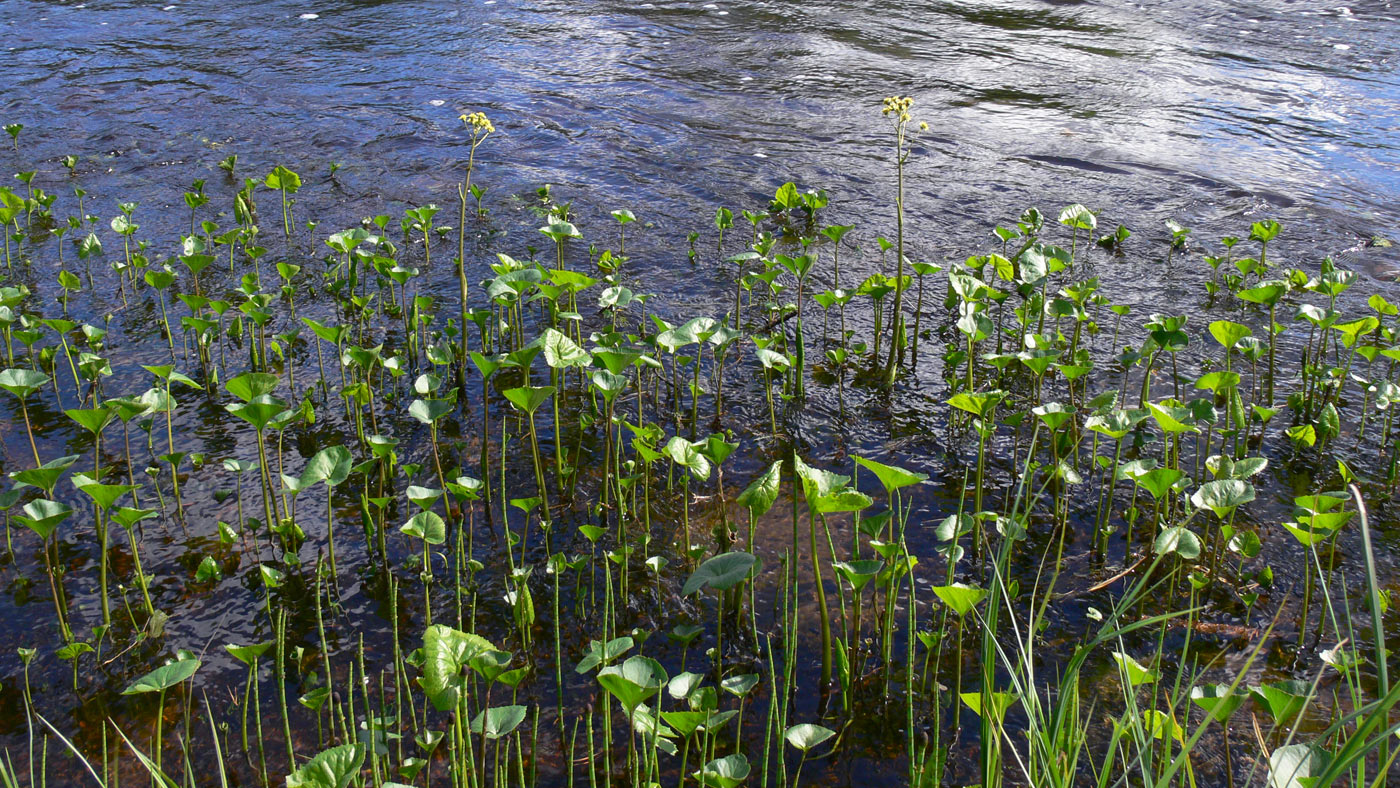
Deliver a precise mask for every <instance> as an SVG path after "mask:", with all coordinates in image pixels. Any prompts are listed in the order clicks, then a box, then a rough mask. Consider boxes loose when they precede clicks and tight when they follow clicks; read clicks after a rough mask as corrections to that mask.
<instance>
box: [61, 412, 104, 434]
mask: <svg viewBox="0 0 1400 788" xmlns="http://www.w3.org/2000/svg"><path fill="white" fill-rule="evenodd" d="M63 412H64V413H65V414H67V416H68V418H70V419H72V420H73V421H76V422H78V424H79V425H80V426H81V427H82V428H83V429H85V430H87V431H88V432H91V433H92V434H94V435H96V434H98V433H100V432H102V430H104V429H106V428H107V425H108V424H111V423H112V419H115V418H116V417H117V414H116V412H115V411H113V410H112V409H110V408H106V407H98V408H89V409H80V408H69V409H68V410H65V411H63Z"/></svg>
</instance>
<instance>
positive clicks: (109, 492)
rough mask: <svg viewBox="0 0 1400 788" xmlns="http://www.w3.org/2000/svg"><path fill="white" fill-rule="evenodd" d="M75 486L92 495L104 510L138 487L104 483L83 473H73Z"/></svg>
mask: <svg viewBox="0 0 1400 788" xmlns="http://www.w3.org/2000/svg"><path fill="white" fill-rule="evenodd" d="M72 481H73V486H74V487H77V488H78V489H79V490H82V491H83V492H85V493H87V494H88V495H89V496H91V498H92V500H93V501H95V502H96V503H97V506H98V507H99V508H101V509H102V511H104V512H105V511H107V510H108V509H111V508H112V504H114V503H116V502H117V499H118V498H120V497H122V496H123V495H126V494H127V493H129V492H131V491H132V490H134V489H136V485H134V484H103V483H101V482H98V481H95V480H93V479H92V477H90V476H88V475H87V474H83V473H75V474H73V480H72Z"/></svg>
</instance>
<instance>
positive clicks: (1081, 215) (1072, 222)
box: [1060, 203, 1099, 230]
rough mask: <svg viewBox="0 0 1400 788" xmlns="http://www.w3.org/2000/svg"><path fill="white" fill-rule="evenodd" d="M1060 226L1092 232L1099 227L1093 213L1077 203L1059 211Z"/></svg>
mask: <svg viewBox="0 0 1400 788" xmlns="http://www.w3.org/2000/svg"><path fill="white" fill-rule="evenodd" d="M1060 224H1063V225H1064V226H1066V227H1072V228H1074V229H1076V230H1093V229H1094V228H1096V227H1098V226H1099V223H1098V219H1096V218H1095V217H1094V212H1093V211H1091V210H1089V209H1088V208H1085V207H1084V206H1083V205H1080V204H1079V203H1075V204H1074V205H1071V206H1069V207H1067V208H1065V209H1064V210H1062V211H1060Z"/></svg>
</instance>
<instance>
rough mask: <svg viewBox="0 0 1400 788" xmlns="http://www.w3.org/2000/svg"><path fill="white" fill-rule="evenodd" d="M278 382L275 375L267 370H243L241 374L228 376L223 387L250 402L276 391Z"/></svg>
mask: <svg viewBox="0 0 1400 788" xmlns="http://www.w3.org/2000/svg"><path fill="white" fill-rule="evenodd" d="M278 382H279V380H278V378H277V376H276V375H273V374H270V373H267V372H244V373H243V374H242V375H238V376H237V377H233V378H229V380H228V381H227V382H226V383H224V388H225V389H227V390H228V393H230V394H232V395H233V396H235V397H237V398H239V399H241V400H243V401H244V402H252V401H253V400H255V399H257V398H258V397H261V396H263V395H265V394H271V393H272V392H274V391H276V390H277V384H278Z"/></svg>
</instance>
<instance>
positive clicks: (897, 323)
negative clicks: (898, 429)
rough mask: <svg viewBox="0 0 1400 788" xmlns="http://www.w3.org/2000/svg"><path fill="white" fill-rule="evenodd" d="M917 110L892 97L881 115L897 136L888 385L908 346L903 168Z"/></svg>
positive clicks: (908, 101)
mask: <svg viewBox="0 0 1400 788" xmlns="http://www.w3.org/2000/svg"><path fill="white" fill-rule="evenodd" d="M913 106H914V99H913V97H911V96H889V97H887V98H886V99H885V103H884V106H883V107H882V108H881V109H880V114H881V115H884V116H885V117H887V118H893V119H894V135H895V147H894V150H895V156H894V161H895V172H896V182H895V197H894V214H895V261H896V262H895V265H896V266H897V270H896V272H895V282H896V286H895V291H894V319H893V320H891V321H890V331H891V342H890V357H889V360H888V361H887V362H886V363H885V381H886V383H893V382H894V377H895V370H896V369H897V368H898V365H899V364H901V363H903V361H904V346H905V345H906V344H908V338H907V337H906V336H905V327H904V309H903V308H904V286H903V282H904V165H905V163H906V162H908V161H909V155H910V150H909V136H910V135H909V124H910V123H912V122H913V120H914V118H913V116H912V115H910V114H909V110H910V109H911V108H912V107H913ZM918 130H919V131H928V124H927V123H923V122H920V123H919V126H918Z"/></svg>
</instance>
